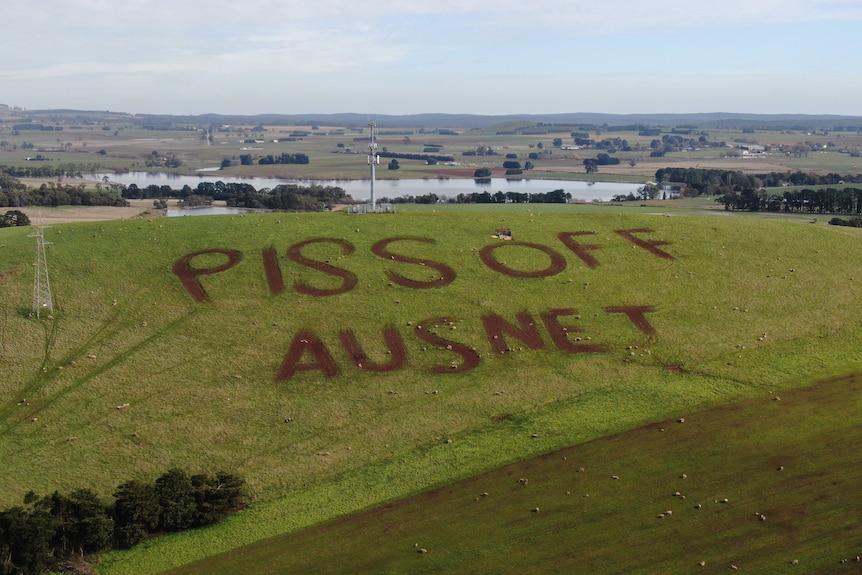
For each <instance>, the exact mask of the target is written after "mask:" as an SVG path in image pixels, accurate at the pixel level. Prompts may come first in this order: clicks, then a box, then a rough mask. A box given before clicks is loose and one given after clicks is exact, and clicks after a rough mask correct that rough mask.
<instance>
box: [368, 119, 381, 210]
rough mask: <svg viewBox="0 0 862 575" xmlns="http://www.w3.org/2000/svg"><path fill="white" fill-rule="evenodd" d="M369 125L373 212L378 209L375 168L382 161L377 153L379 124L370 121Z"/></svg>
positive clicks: (369, 159)
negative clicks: (377, 129) (375, 196)
mask: <svg viewBox="0 0 862 575" xmlns="http://www.w3.org/2000/svg"><path fill="white" fill-rule="evenodd" d="M368 127H369V128H371V142H370V143H369V144H368V165H369V166H371V212H372V213H373V212H375V211H376V203H375V201H374V175H375V172H374V168H375V166H376V165H377V164H379V163H380V156H378V155H377V141H376V140H375V139H374V128H376V127H377V124H375V123H374V122H369V123H368Z"/></svg>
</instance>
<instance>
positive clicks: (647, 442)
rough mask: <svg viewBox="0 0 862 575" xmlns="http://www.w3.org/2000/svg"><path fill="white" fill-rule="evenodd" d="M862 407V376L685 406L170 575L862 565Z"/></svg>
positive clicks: (840, 569) (807, 569)
mask: <svg viewBox="0 0 862 575" xmlns="http://www.w3.org/2000/svg"><path fill="white" fill-rule="evenodd" d="M860 400H862V380H860V379H859V377H858V376H857V377H855V378H837V379H835V380H832V381H827V382H823V383H820V384H818V385H816V386H813V387H809V388H800V389H797V390H790V391H788V392H787V393H782V394H781V395H777V394H772V395H769V396H768V397H758V398H756V399H751V400H747V401H745V402H741V403H738V404H733V405H730V406H726V407H720V408H715V409H712V410H709V411H705V412H698V413H693V414H686V416H685V417H683V418H675V419H672V420H667V421H660V422H656V423H654V424H651V425H648V426H644V427H640V428H637V429H634V430H632V431H628V432H625V433H622V434H619V435H615V436H610V437H606V438H602V439H600V440H596V441H593V442H589V443H585V444H581V445H578V446H575V447H572V448H568V449H565V450H561V451H557V452H554V453H550V454H547V455H544V456H542V457H541V458H538V459H535V460H529V461H525V462H519V463H516V464H512V465H508V466H506V467H503V468H500V469H498V470H495V471H492V472H490V473H484V474H481V475H478V476H476V477H472V478H470V479H468V480H465V481H462V482H458V483H456V484H454V485H451V486H446V487H442V488H438V489H434V490H431V491H429V492H426V493H423V494H421V495H418V496H416V497H414V498H411V499H410V500H409V501H406V502H398V503H396V504H391V505H385V506H382V507H379V508H376V509H374V510H371V511H369V512H366V513H361V514H357V515H354V516H351V517H349V518H345V519H342V520H338V521H333V522H330V523H327V524H324V525H321V526H319V527H315V528H311V529H308V530H305V531H303V532H300V533H298V534H296V535H292V536H286V537H279V538H275V539H270V540H267V541H263V542H261V543H258V544H255V545H252V546H249V547H247V548H244V549H242V550H238V551H236V552H232V553H226V554H222V555H218V556H215V557H213V558H211V559H210V560H207V561H203V562H200V563H198V564H194V565H191V566H189V567H186V568H182V569H178V570H176V571H171V574H172V575H196V574H207V575H220V574H225V575H230V574H233V573H239V572H247V571H249V570H253V571H254V572H255V573H267V574H275V573H280V574H286V573H315V574H321V573H333V574H335V573H346V572H358V573H371V572H373V573H416V574H419V573H443V572H449V573H452V572H457V573H512V572H518V573H525V574H531V573H535V574H542V573H595V574H600V573H685V572H690V571H696V572H698V573H721V572H726V571H728V570H729V569H732V566H735V567H737V569H739V570H742V571H744V572H746V573H763V574H768V573H781V572H784V570H788V571H792V572H803V573H846V572H855V570H858V565H856V562H855V558H856V557H857V556H858V555H859V549H860V547H859V543H858V542H859V537H860V535H862V522H860V521H859V513H860V511H862V504H860V502H859V500H858V498H857V497H855V496H854V494H855V491H856V486H857V485H858V484H859V480H860V468H859V466H858V465H857V463H858V452H859V447H860V444H862V434H860V428H859V426H858V425H852V424H851V425H848V421H856V420H858V413H857V411H858V406H859V402H860ZM752 433H753V435H754V436H753V437H752ZM848 563H849V564H848Z"/></svg>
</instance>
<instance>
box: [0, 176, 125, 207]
mask: <svg viewBox="0 0 862 575" xmlns="http://www.w3.org/2000/svg"><path fill="white" fill-rule="evenodd" d="M128 205H129V202H127V201H126V200H125V199H124V198H123V197H121V196H120V195H119V194H116V193H113V192H108V191H102V190H96V191H93V190H87V189H86V185H85V184H78V185H76V186H73V185H69V184H66V185H64V184H54V183H53V182H49V183H47V184H42V185H41V186H39V188H36V189H30V190H28V189H26V188H24V189H20V188H17V189H14V190H8V191H7V190H5V189H3V191H2V192H0V207H7V206H8V207H21V206H52V207H55V206H128Z"/></svg>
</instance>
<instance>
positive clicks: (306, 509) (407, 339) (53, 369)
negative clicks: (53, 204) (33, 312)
mask: <svg viewBox="0 0 862 575" xmlns="http://www.w3.org/2000/svg"><path fill="white" fill-rule="evenodd" d="M532 208H533V209H532V211H531V210H529V209H527V208H526V207H524V208H520V207H519V208H512V207H510V208H509V209H506V210H497V211H494V210H489V211H487V212H482V213H455V212H453V213H445V212H442V213H441V212H421V213H404V214H398V215H394V216H380V217H376V216H375V217H370V216H369V217H352V216H347V215H344V214H260V215H252V216H245V217H238V216H237V217H227V216H226V217H211V218H169V219H161V220H126V221H117V222H107V223H94V224H75V225H68V226H66V225H58V226H54V227H51V228H48V229H46V230H45V234H46V238H47V239H48V240H49V241H51V242H53V243H52V245H50V246H49V250H48V260H49V266H50V270H51V281H52V287H53V289H54V294H55V301H56V303H57V305H58V308H59V309H58V310H57V311H56V313H54V314H53V317H52V318H51V319H45V318H43V319H41V320H36V319H33V318H30V317H28V316H27V312H28V311H29V307H30V302H31V299H32V272H31V271H30V270H31V264H32V261H33V258H34V254H35V243H34V240H33V238H30V237H28V236H27V234H28V232H29V231H31V230H21V229H4V230H0V274H2V275H0V282H2V284H0V285H2V292H0V362H2V369H3V372H4V374H6V375H5V376H4V377H3V379H2V381H0V459H2V461H3V462H4V465H3V466H2V468H0V481H2V483H3V485H4V486H5V488H4V490H3V491H2V492H0V499H2V503H3V504H4V505H9V504H13V503H17V502H19V501H20V499H21V497H22V496H23V495H24V493H26V492H27V491H28V490H30V489H34V490H36V491H37V492H40V493H45V492H49V491H53V490H54V489H59V490H71V489H74V488H76V487H80V486H83V485H87V486H91V487H93V488H94V489H95V490H97V491H98V492H100V493H102V494H105V495H108V494H110V493H111V492H112V490H113V488H114V487H115V486H116V485H117V484H118V483H119V482H121V481H123V480H125V479H128V478H130V477H139V478H142V479H147V480H151V479H152V478H153V477H155V476H156V475H158V474H159V473H161V472H162V471H163V470H165V469H167V468H169V467H171V466H179V467H182V468H185V469H188V470H190V471H196V470H200V469H214V468H225V469H228V470H231V471H234V472H237V473H240V474H242V475H243V476H245V477H246V478H247V480H248V481H249V484H250V487H251V489H252V495H253V499H254V503H253V505H252V506H251V508H249V509H248V510H246V511H243V512H242V513H240V514H237V515H236V516H234V517H233V518H232V519H231V520H230V521H228V522H227V523H226V524H225V525H223V526H220V527H217V528H215V529H209V530H204V531H199V532H194V533H188V534H183V535H180V536H177V537H165V538H159V539H156V540H153V541H151V542H148V543H147V544H146V545H144V546H142V547H141V548H139V549H136V550H133V551H132V552H129V553H123V554H111V555H109V556H108V557H106V558H105V561H104V564H103V567H102V570H103V571H104V572H105V573H147V572H148V573H155V572H159V571H160V570H164V569H168V568H171V567H174V566H178V565H182V564H184V563H187V562H190V561H192V560H195V559H199V558H203V557H207V556H210V555H212V554H214V553H217V552H219V551H225V550H229V549H232V548H234V547H236V546H240V545H245V544H249V543H252V542H255V541H258V540H261V539H263V538H266V537H271V536H274V535H279V534H281V533H286V532H291V531H297V530H300V529H302V528H304V527H307V526H309V525H313V524H316V523H319V522H321V521H325V520H327V519H331V518H334V517H338V516H342V515H345V514H349V513H353V512H356V511H358V510H360V509H364V508H367V507H369V506H372V505H375V504H378V503H380V502H383V501H391V500H394V499H397V498H401V497H404V496H407V495H411V494H415V493H418V492H420V491H424V490H426V489H428V488H430V487H435V486H442V485H446V484H449V483H451V482H452V481H454V480H456V479H461V478H465V477H469V476H471V475H475V474H477V473H480V472H483V471H487V470H490V469H495V468H498V467H500V466H503V465H505V464H509V463H513V462H516V461H520V460H523V459H525V458H528V457H531V456H535V455H540V454H543V453H548V452H552V451H554V450H558V449H561V448H563V447H567V446H570V445H574V444H577V443H582V442H584V441H588V440H591V439H596V438H599V437H603V436H606V435H609V434H613V433H617V432H620V431H623V430H626V429H631V428H634V427H637V426H640V425H644V424H646V423H650V422H654V421H659V420H662V419H666V418H670V417H675V416H677V415H678V414H680V413H689V412H692V411H695V410H698V409H702V408H706V407H710V406H715V405H721V404H727V403H729V402H732V401H736V400H739V399H741V398H744V397H754V396H763V395H764V394H766V393H767V392H769V391H775V390H781V389H785V388H792V387H799V386H802V385H806V384H808V383H810V382H811V381H812V380H813V379H814V378H817V377H822V376H824V375H831V374H837V373H843V372H847V371H851V370H855V369H858V367H859V359H858V348H859V344H860V341H862V333H860V329H859V326H860V325H861V324H860V319H862V317H860V316H862V310H860V309H859V307H858V305H856V304H857V302H858V301H859V295H860V290H862V287H860V285H859V284H860V278H858V277H854V274H858V270H859V269H860V263H862V254H860V253H859V251H858V249H856V246H857V243H858V240H859V231H858V230H852V229H845V228H842V229H834V228H829V227H827V226H824V225H822V224H821V225H810V224H803V223H799V222H798V221H779V220H758V219H750V218H731V217H709V218H705V217H703V218H701V217H687V216H683V215H675V216H673V217H665V216H661V215H653V214H634V213H631V212H628V211H623V210H619V211H618V213H616V214H614V213H607V212H602V213H592V212H591V211H590V208H591V207H590V206H581V207H574V206H572V207H567V209H566V211H559V210H550V209H548V210H543V209H542V207H541V206H535V205H534V206H532ZM504 228H505V229H510V230H511V231H512V234H513V238H514V241H511V242H509V241H505V240H500V239H497V238H493V237H492V235H496V234H497V232H498V230H500V229H504ZM561 234H562V235H561ZM212 250H219V251H218V252H215V253H213V252H212ZM202 252H209V253H202ZM375 252H376V254H377V255H375ZM193 254H197V255H193ZM219 268H229V269H224V271H220V272H217V273H208V274H204V273H202V272H207V271H214V270H217V269H219ZM525 276H535V277H525ZM195 286H199V288H200V289H202V290H203V291H204V292H205V293H206V296H207V299H206V301H202V302H198V301H196V299H195V298H196V297H199V296H200V292H199V291H197V290H198V288H196V287H195ZM384 330H386V331H385V332H384ZM384 333H385V334H386V337H387V338H388V340H387V342H388V345H387V344H386V343H384ZM495 336H496V337H495ZM357 346H358V347H359V348H361V350H359V351H357V349H356V348H357ZM501 352H502V353H501ZM363 355H365V356H367V357H362V356H363ZM358 364H361V365H362V367H359V365H358ZM387 366H388V367H390V368H393V369H391V370H390V371H370V370H369V368H375V369H386V368H387ZM126 404H128V405H127V406H126ZM119 406H125V407H123V408H121V409H118V407H119Z"/></svg>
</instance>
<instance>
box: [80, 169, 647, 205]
mask: <svg viewBox="0 0 862 575" xmlns="http://www.w3.org/2000/svg"><path fill="white" fill-rule="evenodd" d="M104 176H108V179H109V180H110V181H112V182H116V183H118V184H125V185H127V186H128V185H131V184H136V185H137V186H138V187H139V188H145V187H147V186H149V185H152V184H155V185H157V186H164V185H168V186H170V187H171V188H174V189H181V188H182V187H183V186H185V185H188V186H190V187H192V188H196V187H197V185H198V184H199V183H200V182H202V181H212V182H215V181H218V180H221V181H223V182H225V183H229V182H234V183H244V184H250V185H252V186H254V188H255V189H256V190H260V189H263V188H274V187H276V186H278V185H282V184H299V185H311V184H317V185H321V186H338V187H340V188H342V189H343V190H344V191H345V192H347V193H348V194H350V196H351V197H352V198H354V199H356V200H367V199H369V198H370V189H369V188H370V184H371V182H370V180H285V179H276V178H236V177H225V176H223V177H219V176H218V175H217V174H214V173H212V172H206V173H201V174H200V175H197V176H179V175H176V174H166V173H157V174H152V173H149V172H129V173H126V174H88V175H86V176H85V179H87V180H92V181H102V178H103V177H104ZM642 185H643V184H634V183H619V182H582V181H572V180H539V179H518V180H508V179H506V178H491V181H490V182H488V183H479V182H476V181H475V180H472V179H462V178H449V179H436V178H435V179H430V178H429V179H427V180H425V179H418V180H375V181H374V196H375V198H376V199H378V200H379V199H380V198H384V197H390V198H394V197H399V196H423V195H426V194H437V195H438V196H447V197H450V198H454V197H455V196H457V195H458V194H471V193H473V192H489V193H491V194H493V193H495V192H498V191H501V192H518V193H529V194H536V193H547V192H552V191H554V190H559V189H562V190H565V191H566V192H568V193H570V194H572V198H574V199H576V200H583V201H588V202H589V201H593V200H600V201H610V200H611V199H612V198H613V197H614V196H616V195H620V194H622V195H628V194H629V193H637V189H638V188H640V187H641V186H642Z"/></svg>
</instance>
